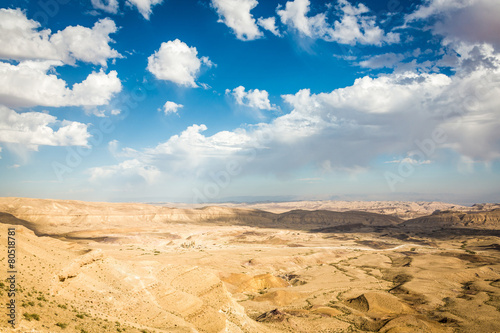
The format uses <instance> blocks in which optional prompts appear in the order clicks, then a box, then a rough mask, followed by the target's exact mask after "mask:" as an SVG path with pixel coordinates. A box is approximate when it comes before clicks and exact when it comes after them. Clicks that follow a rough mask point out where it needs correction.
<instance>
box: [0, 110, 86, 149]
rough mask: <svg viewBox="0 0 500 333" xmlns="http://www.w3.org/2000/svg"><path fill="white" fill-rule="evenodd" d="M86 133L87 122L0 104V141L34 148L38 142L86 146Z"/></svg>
mask: <svg viewBox="0 0 500 333" xmlns="http://www.w3.org/2000/svg"><path fill="white" fill-rule="evenodd" d="M89 137H90V134H89V133H88V131H87V125H86V124H82V123H79V122H75V121H68V120H62V121H60V120H57V118H56V117H54V116H51V115H49V114H47V113H42V112H24V113H17V112H16V111H14V110H11V109H9V108H7V107H5V106H1V105H0V142H3V143H16V144H21V145H24V146H27V147H28V148H30V149H32V150H37V149H38V146H40V145H45V146H86V145H87V140H88V138H89Z"/></svg>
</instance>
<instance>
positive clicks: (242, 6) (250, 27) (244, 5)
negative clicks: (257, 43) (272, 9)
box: [212, 0, 262, 40]
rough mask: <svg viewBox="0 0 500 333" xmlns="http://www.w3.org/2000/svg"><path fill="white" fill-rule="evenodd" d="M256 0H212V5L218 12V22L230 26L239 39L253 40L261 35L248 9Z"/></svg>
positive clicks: (254, 5) (256, 2)
mask: <svg viewBox="0 0 500 333" xmlns="http://www.w3.org/2000/svg"><path fill="white" fill-rule="evenodd" d="M258 4H259V2H258V1H257V0H212V6H213V7H214V8H215V10H216V11H217V13H218V14H219V22H221V23H224V24H225V25H227V26H228V27H229V28H231V29H232V30H233V31H234V33H235V34H236V37H237V38H238V39H241V40H253V39H257V38H259V37H261V36H262V32H261V31H260V30H259V27H258V26H257V24H256V22H255V19H254V17H253V15H252V14H251V13H250V11H251V10H252V9H253V8H255V7H256V6H257V5H258Z"/></svg>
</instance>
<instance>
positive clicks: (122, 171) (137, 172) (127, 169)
mask: <svg viewBox="0 0 500 333" xmlns="http://www.w3.org/2000/svg"><path fill="white" fill-rule="evenodd" d="M89 172H90V180H91V181H93V182H101V181H102V180H106V179H110V178H113V177H123V178H127V179H130V180H131V181H135V180H136V179H137V178H140V179H142V180H145V181H146V182H147V183H148V184H153V183H154V182H155V181H156V180H157V179H158V177H160V175H161V173H160V171H159V170H158V169H157V168H156V167H154V166H150V165H146V164H144V163H143V162H141V161H139V160H137V159H131V160H126V161H123V162H122V163H120V164H118V165H112V166H105V167H95V168H91V169H90V170H89Z"/></svg>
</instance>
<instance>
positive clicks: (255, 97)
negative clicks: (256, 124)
mask: <svg viewBox="0 0 500 333" xmlns="http://www.w3.org/2000/svg"><path fill="white" fill-rule="evenodd" d="M226 94H231V95H233V97H234V99H235V100H236V103H238V104H239V105H244V106H248V107H251V108H255V109H259V110H274V109H276V106H275V105H272V104H271V102H270V101H269V93H268V92H267V91H265V90H259V89H250V90H248V92H247V91H245V87H243V86H239V87H236V88H234V89H233V90H229V89H227V90H226Z"/></svg>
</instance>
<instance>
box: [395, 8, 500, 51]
mask: <svg viewBox="0 0 500 333" xmlns="http://www.w3.org/2000/svg"><path fill="white" fill-rule="evenodd" d="M499 16H500V2H499V1H496V0H427V1H426V2H425V4H423V5H420V6H419V7H418V8H417V9H416V10H415V12H413V13H411V14H408V15H407V16H406V17H405V20H406V23H407V24H408V23H412V22H415V21H421V20H426V21H425V22H426V23H428V21H429V20H430V19H432V18H435V19H436V21H435V22H434V24H433V25H432V31H433V32H434V33H435V34H439V35H441V36H444V37H446V38H447V39H451V40H456V41H463V42H467V43H472V44H475V43H490V44H492V45H493V46H495V47H496V48H497V49H500V34H498V31H500V21H499V20H498V17H499ZM431 22H432V21H431ZM472 27H473V28H472Z"/></svg>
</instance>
